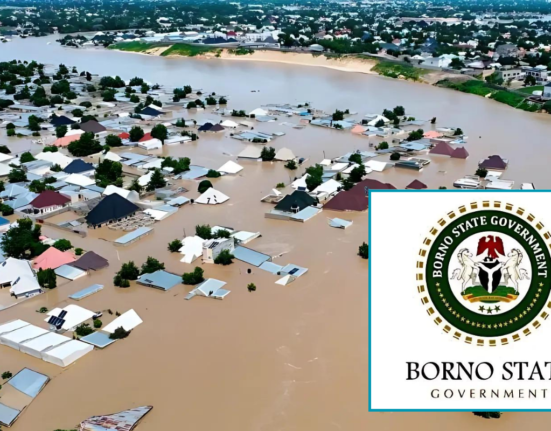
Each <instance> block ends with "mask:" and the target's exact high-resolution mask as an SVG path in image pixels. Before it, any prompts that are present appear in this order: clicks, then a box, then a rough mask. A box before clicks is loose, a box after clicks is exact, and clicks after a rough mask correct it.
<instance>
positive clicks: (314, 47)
mask: <svg viewBox="0 0 551 431" xmlns="http://www.w3.org/2000/svg"><path fill="white" fill-rule="evenodd" d="M308 50H309V51H311V52H323V51H324V48H323V46H321V45H319V44H317V43H314V44H313V45H310V46H309V47H308Z"/></svg>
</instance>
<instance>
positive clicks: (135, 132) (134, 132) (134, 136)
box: [129, 126, 144, 142]
mask: <svg viewBox="0 0 551 431" xmlns="http://www.w3.org/2000/svg"><path fill="white" fill-rule="evenodd" d="M129 134H130V141H132V142H138V141H139V140H140V139H142V138H143V137H144V132H143V129H142V128H141V127H140V126H134V127H132V128H131V129H130V132H129Z"/></svg>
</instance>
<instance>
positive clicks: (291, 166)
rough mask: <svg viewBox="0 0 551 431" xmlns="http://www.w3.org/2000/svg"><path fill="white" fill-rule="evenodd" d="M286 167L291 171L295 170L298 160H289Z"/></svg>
mask: <svg viewBox="0 0 551 431" xmlns="http://www.w3.org/2000/svg"><path fill="white" fill-rule="evenodd" d="M285 167H286V168H287V169H289V170H291V171H294V170H295V169H297V162H295V161H294V160H289V161H288V162H287V163H286V164H285Z"/></svg>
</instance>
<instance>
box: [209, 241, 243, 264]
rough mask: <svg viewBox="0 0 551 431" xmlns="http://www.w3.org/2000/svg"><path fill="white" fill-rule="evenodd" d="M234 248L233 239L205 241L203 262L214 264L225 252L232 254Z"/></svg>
mask: <svg viewBox="0 0 551 431" xmlns="http://www.w3.org/2000/svg"><path fill="white" fill-rule="evenodd" d="M234 248H235V246H234V240H233V238H218V239H210V240H208V241H205V243H204V244H203V262H205V263H214V261H215V259H216V258H217V257H218V255H219V254H220V253H221V252H222V251H223V250H228V251H229V252H230V253H232V252H233V250H234Z"/></svg>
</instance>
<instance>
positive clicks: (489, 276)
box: [478, 259, 501, 293]
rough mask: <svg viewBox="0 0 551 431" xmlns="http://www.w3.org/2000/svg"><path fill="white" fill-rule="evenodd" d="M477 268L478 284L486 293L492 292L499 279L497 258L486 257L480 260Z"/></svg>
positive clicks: (499, 266) (499, 267) (499, 270)
mask: <svg viewBox="0 0 551 431" xmlns="http://www.w3.org/2000/svg"><path fill="white" fill-rule="evenodd" d="M478 268H479V269H480V271H479V273H478V278H479V279H480V284H481V285H482V287H483V288H484V289H486V291H487V292H488V293H492V292H493V291H494V290H496V289H497V287H498V286H499V282H500V281H501V265H500V262H499V261H498V260H490V259H486V260H485V261H484V262H480V263H479V266H478Z"/></svg>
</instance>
